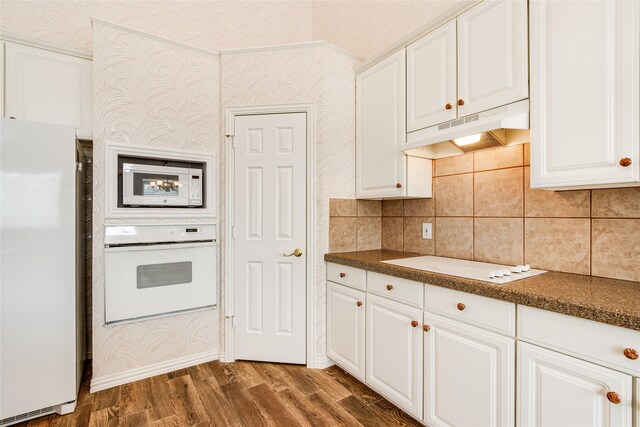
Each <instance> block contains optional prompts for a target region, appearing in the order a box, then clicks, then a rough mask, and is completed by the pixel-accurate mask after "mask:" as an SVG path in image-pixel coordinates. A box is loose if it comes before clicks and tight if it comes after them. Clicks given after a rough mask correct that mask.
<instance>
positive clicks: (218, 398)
mask: <svg viewBox="0 0 640 427" xmlns="http://www.w3.org/2000/svg"><path fill="white" fill-rule="evenodd" d="M194 385H195V387H196V390H197V391H198V396H199V397H200V402H201V403H202V406H203V407H204V410H205V412H206V413H207V417H208V420H209V422H210V423H211V425H216V426H239V425H240V421H239V420H238V417H237V416H236V414H235V412H234V411H233V408H232V407H231V405H230V403H229V402H228V401H227V399H226V398H225V397H224V395H223V394H222V391H221V390H220V387H218V383H217V382H216V380H215V378H213V377H210V378H207V379H204V380H200V381H195V382H194Z"/></svg>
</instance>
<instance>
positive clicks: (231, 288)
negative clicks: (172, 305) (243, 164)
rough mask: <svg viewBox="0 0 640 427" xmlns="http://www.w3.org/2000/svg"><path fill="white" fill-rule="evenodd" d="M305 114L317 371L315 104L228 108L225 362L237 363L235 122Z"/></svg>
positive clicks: (310, 350)
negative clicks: (233, 154) (234, 191)
mask: <svg viewBox="0 0 640 427" xmlns="http://www.w3.org/2000/svg"><path fill="white" fill-rule="evenodd" d="M287 113H305V114H306V116H307V123H306V124H307V146H306V150H307V153H306V157H307V177H306V189H307V201H306V208H307V215H306V234H307V247H306V248H305V250H306V253H307V257H306V287H305V291H306V298H305V299H306V360H307V362H306V365H307V367H308V368H315V367H316V366H315V344H314V343H315V321H316V315H315V311H314V308H315V280H314V279H315V277H314V276H315V275H314V273H315V266H316V260H315V252H316V251H315V240H316V239H315V228H314V222H315V200H316V191H315V150H314V141H315V139H314V108H313V104H281V105H260V106H245V107H228V108H226V109H225V116H226V120H225V137H226V138H225V139H226V141H225V150H226V151H225V157H226V161H225V162H226V171H225V196H226V199H225V242H224V254H225V262H224V269H225V285H226V287H225V295H224V302H225V309H224V330H225V351H224V352H222V353H221V354H220V360H221V361H223V362H233V361H234V360H236V359H235V332H234V325H235V320H234V316H235V281H234V275H233V266H234V251H235V241H234V239H233V238H231V235H232V227H233V225H234V224H233V222H234V215H235V212H234V208H235V197H234V194H233V191H232V188H233V187H234V184H235V179H234V176H235V162H234V157H233V156H232V155H231V154H232V153H233V150H234V147H233V145H234V137H235V119H236V117H237V116H254V115H264V114H287Z"/></svg>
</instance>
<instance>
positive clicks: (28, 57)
mask: <svg viewBox="0 0 640 427" xmlns="http://www.w3.org/2000/svg"><path fill="white" fill-rule="evenodd" d="M5 54H6V57H5V67H6V73H5V95H6V105H5V116H6V117H16V118H17V119H22V120H31V121H36V122H46V123H57V124H63V125H72V126H75V128H76V135H77V136H78V137H79V138H91V137H92V135H91V121H92V107H91V105H92V104H91V100H92V96H93V95H92V93H91V61H89V60H88V59H84V58H79V57H75V56H71V55H65V54H62V53H57V52H52V51H49V50H45V49H38V48H35V47H31V46H25V45H21V44H17V43H9V42H7V43H6V44H5Z"/></svg>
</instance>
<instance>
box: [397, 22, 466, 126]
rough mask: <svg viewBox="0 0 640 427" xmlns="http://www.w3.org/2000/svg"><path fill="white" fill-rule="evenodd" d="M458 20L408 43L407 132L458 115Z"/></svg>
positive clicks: (451, 118)
mask: <svg viewBox="0 0 640 427" xmlns="http://www.w3.org/2000/svg"><path fill="white" fill-rule="evenodd" d="M456 76H457V72H456V20H455V19H454V20H452V21H450V22H449V23H447V24H445V25H443V26H442V27H440V28H438V29H437V30H435V31H433V32H431V33H429V34H427V35H426V36H424V37H422V38H421V39H420V40H418V41H416V42H414V43H411V44H410V45H409V46H407V132H412V131H414V130H418V129H422V128H425V127H429V126H433V125H435V124H438V123H442V122H446V121H448V120H453V119H455V118H456V114H457V109H456V100H457V98H456V84H457V81H456Z"/></svg>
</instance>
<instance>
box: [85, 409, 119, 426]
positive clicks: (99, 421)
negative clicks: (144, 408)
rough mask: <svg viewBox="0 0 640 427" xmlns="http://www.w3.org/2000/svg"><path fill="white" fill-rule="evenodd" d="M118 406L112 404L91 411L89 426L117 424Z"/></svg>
mask: <svg viewBox="0 0 640 427" xmlns="http://www.w3.org/2000/svg"><path fill="white" fill-rule="evenodd" d="M118 412H119V410H118V407H117V406H112V407H109V408H103V409H99V410H97V411H96V410H95V408H94V411H93V412H91V417H89V427H113V426H117V425H119V422H120V417H119V416H118Z"/></svg>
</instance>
